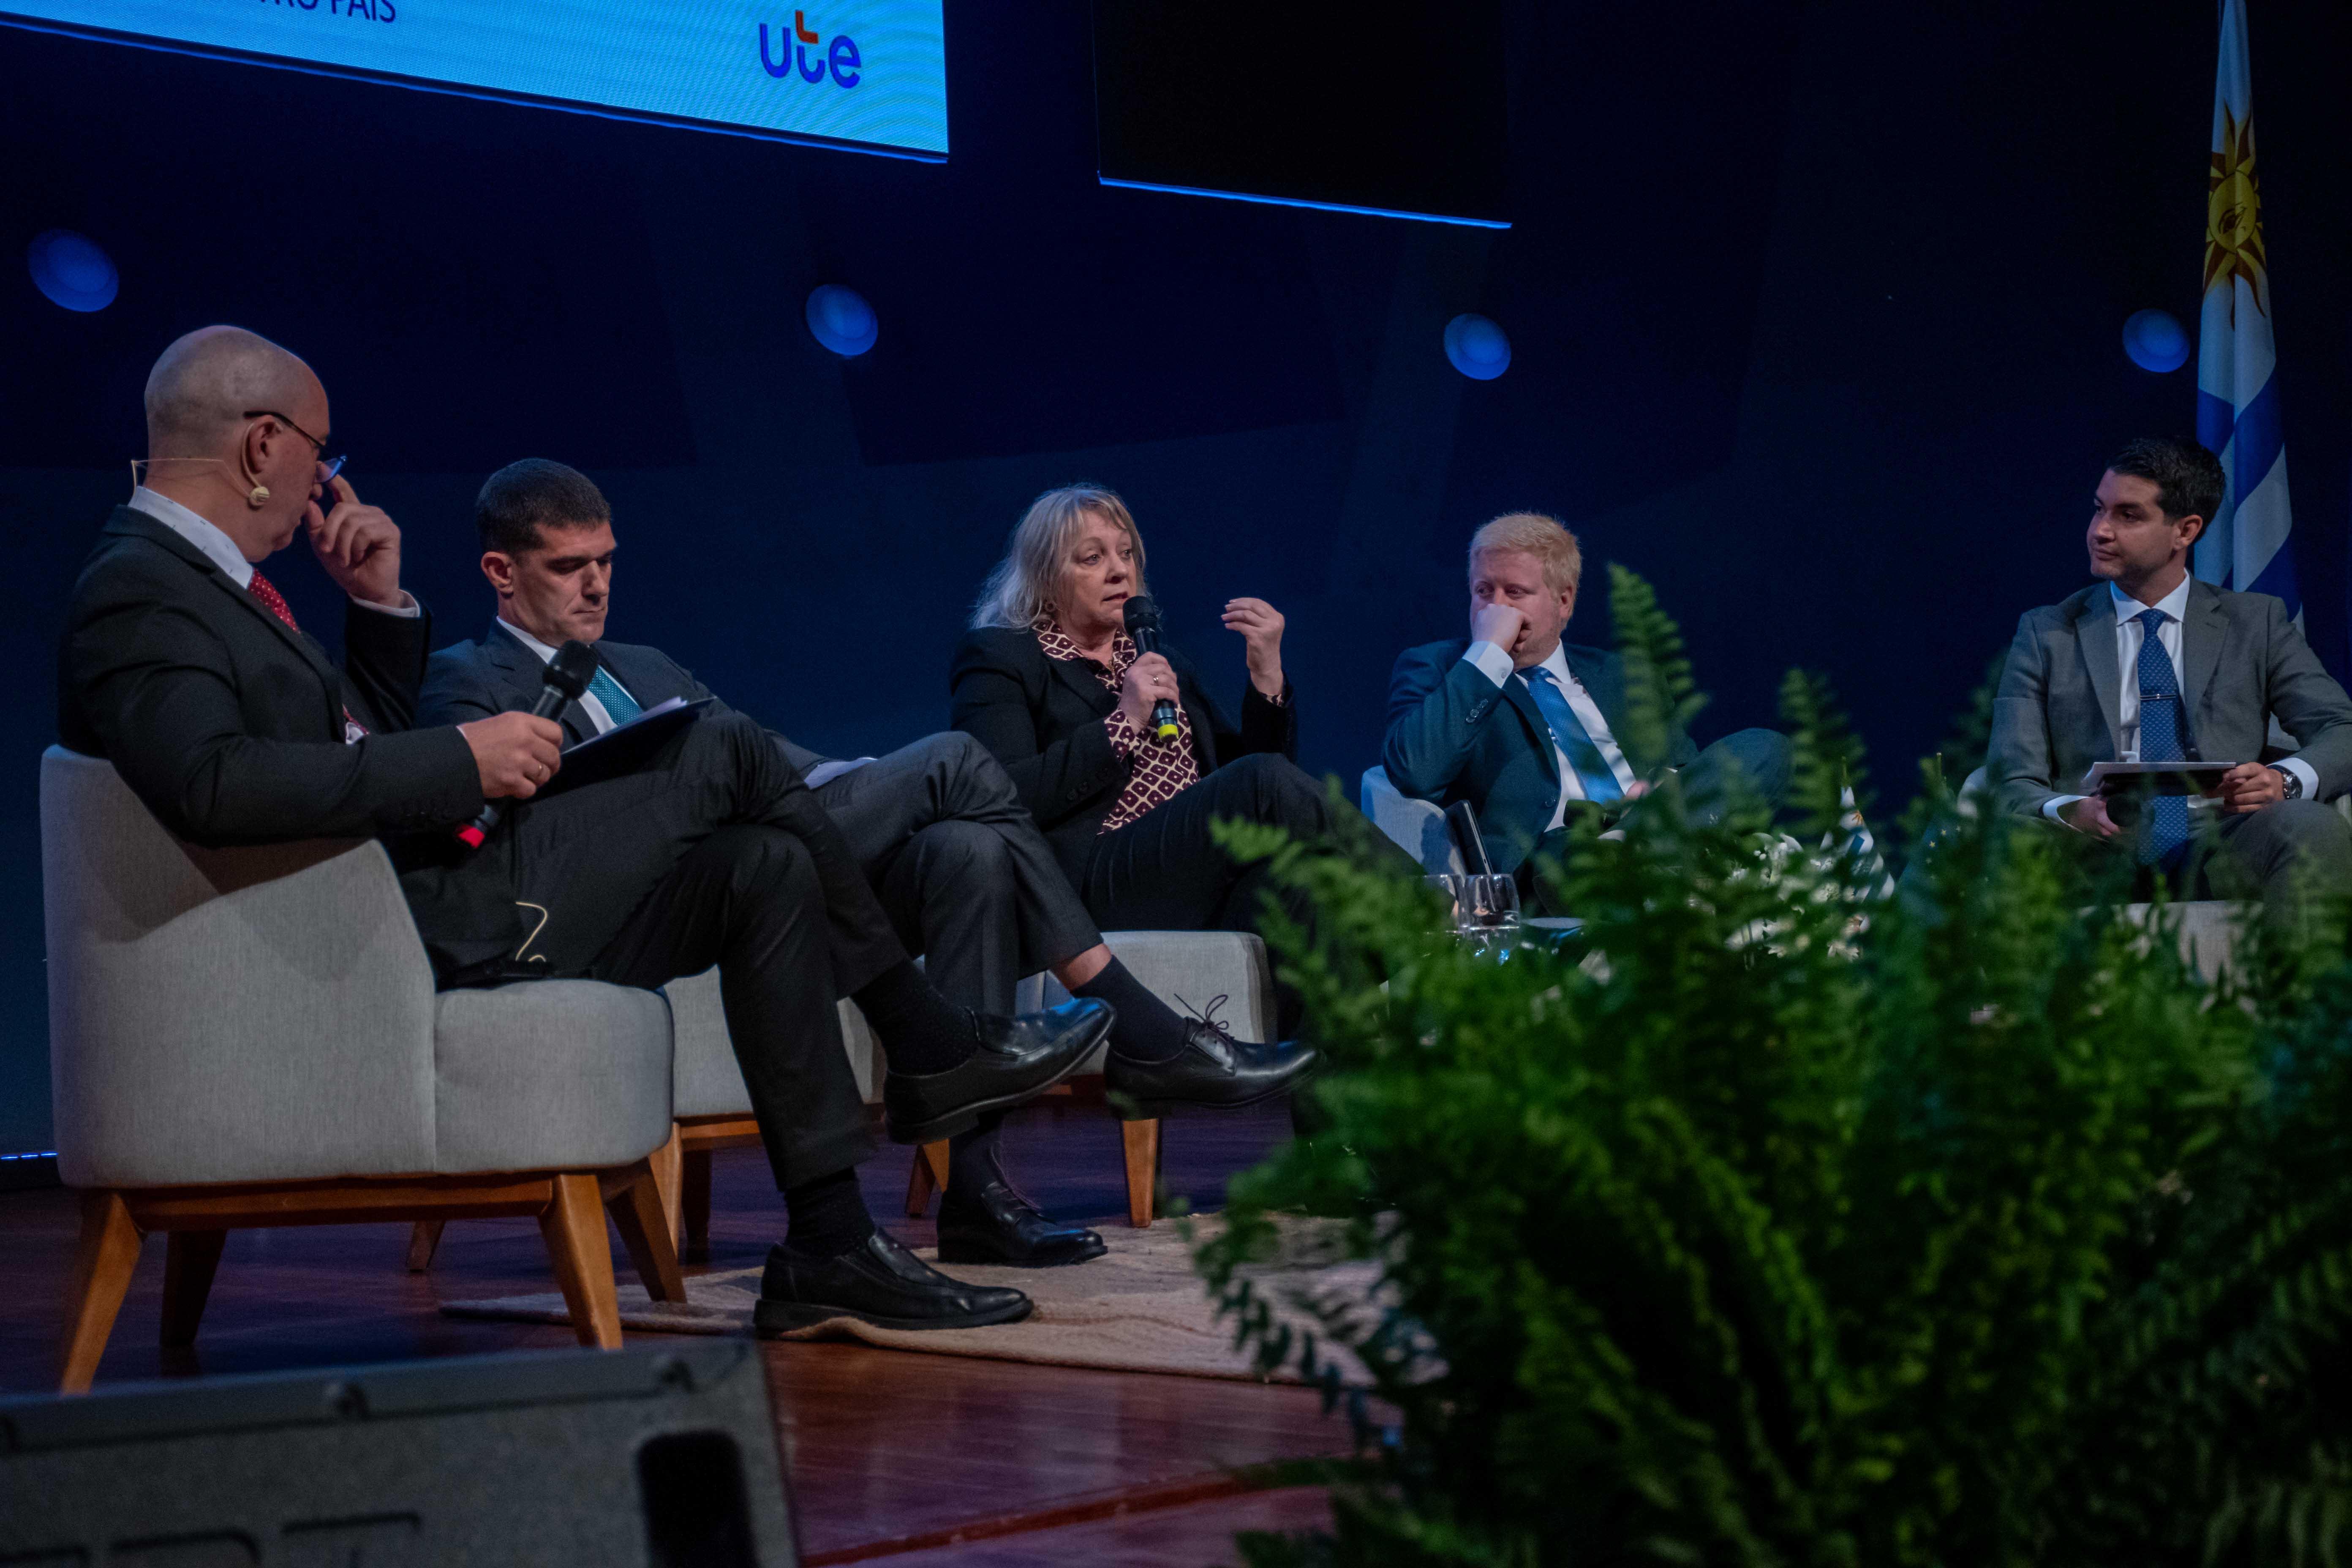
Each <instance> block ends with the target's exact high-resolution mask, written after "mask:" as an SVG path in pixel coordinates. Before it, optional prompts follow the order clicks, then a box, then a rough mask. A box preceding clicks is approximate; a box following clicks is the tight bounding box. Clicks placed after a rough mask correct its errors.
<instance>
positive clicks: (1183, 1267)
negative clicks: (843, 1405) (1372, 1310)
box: [441, 1218, 1376, 1386]
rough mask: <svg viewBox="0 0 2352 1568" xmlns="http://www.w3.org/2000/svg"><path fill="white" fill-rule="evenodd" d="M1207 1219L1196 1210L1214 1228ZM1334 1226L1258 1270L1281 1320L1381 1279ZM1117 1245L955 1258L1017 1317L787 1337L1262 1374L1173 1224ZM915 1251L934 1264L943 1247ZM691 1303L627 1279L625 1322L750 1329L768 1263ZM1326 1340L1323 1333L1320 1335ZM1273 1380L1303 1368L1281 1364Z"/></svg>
mask: <svg viewBox="0 0 2352 1568" xmlns="http://www.w3.org/2000/svg"><path fill="white" fill-rule="evenodd" d="M1216 1223H1217V1222H1216V1221H1215V1220H1214V1219H1213V1218H1202V1219H1195V1220H1194V1221H1193V1222H1192V1224H1193V1226H1196V1227H1200V1228H1203V1229H1205V1228H1207V1227H1213V1226H1215V1224H1216ZM1338 1238H1339V1232H1338V1227H1337V1226H1334V1225H1331V1224H1329V1223H1326V1222H1317V1221H1309V1220H1301V1221H1292V1222H1286V1224H1285V1226H1284V1228H1283V1247H1282V1257H1281V1258H1279V1259H1278V1260H1276V1262H1274V1263H1272V1264H1269V1265H1266V1266H1265V1267H1263V1268H1257V1269H1254V1270H1253V1271H1252V1272H1253V1275H1254V1277H1255V1279H1257V1280H1258V1283H1259V1289H1260V1292H1261V1296H1262V1298H1263V1299H1264V1300H1266V1301H1267V1302H1268V1303H1269V1304H1270V1305H1271V1306H1272V1307H1273V1308H1274V1310H1275V1314H1276V1320H1277V1321H1286V1322H1289V1323H1292V1324H1293V1325H1295V1326H1296V1327H1297V1328H1299V1329H1302V1330H1305V1329H1311V1328H1312V1327H1313V1326H1314V1325H1313V1321H1312V1320H1311V1319H1309V1318H1308V1317H1307V1316H1306V1315H1305V1314H1304V1313H1303V1312H1301V1311H1300V1310H1298V1305H1297V1303H1298V1302H1299V1301H1300V1300H1334V1301H1337V1302H1340V1303H1344V1304H1347V1305H1349V1306H1354V1307H1358V1308H1361V1306H1362V1305H1363V1304H1364V1302H1365V1301H1366V1300H1367V1298H1368V1296H1369V1294H1370V1291H1371V1289H1372V1287H1373V1284H1374V1282H1375V1279H1376V1273H1375V1268H1374V1266H1373V1265H1372V1264H1370V1263H1349V1262H1343V1261H1335V1259H1337V1258H1338V1257H1339V1253H1338ZM1103 1239H1104V1241H1105V1242H1106V1243H1107V1244H1108V1246H1109V1247H1110V1250H1109V1251H1108V1253H1106V1254H1104V1255H1103V1256H1102V1257H1100V1258H1096V1259H1094V1260H1093V1261H1092V1262H1090V1263H1081V1264H1078V1265H1076V1266H1075V1267H1073V1268H983V1267H981V1266H978V1265H969V1264H950V1265H949V1266H948V1271H949V1272H950V1273H951V1274H953V1275H954V1276H955V1277H956V1278H957V1279H964V1280H969V1281H971V1282H972V1283H974V1284H982V1285H1010V1286H1012V1287H1013V1288H1014V1289H1019V1290H1025V1291H1027V1292H1028V1294H1029V1297H1030V1299H1031V1300H1033V1301H1034V1302H1035V1303H1036V1310H1035V1311H1034V1312H1032V1313H1031V1314H1030V1315H1029V1316H1028V1317H1027V1318H1025V1319H1024V1320H1023V1321H1020V1322H1017V1323H1004V1324H1000V1325H998V1326H996V1327H993V1328H986V1329H939V1330H931V1331H926V1332H920V1333H910V1332H908V1331H905V1330H902V1329H878V1328H876V1327H874V1326H873V1325H872V1324H870V1323H862V1322H859V1321H856V1319H853V1318H838V1319H835V1320H834V1321H831V1322H826V1323H819V1324H816V1325H814V1327H811V1328H807V1329H803V1330H800V1331H796V1332H794V1333H793V1334H791V1335H789V1336H787V1337H788V1338H792V1339H796V1340H812V1339H849V1340H857V1341H862V1342H865V1343H866V1344H870V1345H882V1346H886V1347H887V1348H889V1349H892V1350H907V1351H922V1352H928V1353H929V1354H933V1355H968V1356H984V1357H988V1358H991V1359H993V1360H998V1361H1019V1362H1034V1363H1043V1364H1046V1365H1052V1366H1085V1367H1100V1368H1105V1369H1108V1370H1111V1371H1117V1372H1162V1373H1181V1374H1182V1375H1185V1376H1188V1377H1232V1378H1246V1379H1249V1380H1251V1381H1253V1382H1255V1381H1258V1380H1259V1377H1260V1374H1259V1373H1258V1372H1257V1370H1256V1368H1255V1367H1254V1366H1252V1365H1251V1364H1250V1361H1249V1358H1248V1357H1247V1356H1246V1355H1245V1354H1244V1353H1243V1352H1239V1351H1236V1350H1235V1349H1234V1335H1233V1327H1232V1325H1231V1323H1229V1322H1228V1323H1222V1324H1221V1323H1220V1322H1218V1321H1217V1318H1216V1308H1215V1305H1214V1303H1213V1302H1212V1301H1211V1300H1210V1299H1209V1294H1208V1287H1207V1286H1206V1285H1205V1284H1204V1283H1203V1282H1202V1279H1201V1277H1200V1276H1199V1275H1198V1274H1196V1273H1194V1272H1193V1270H1192V1252H1191V1249H1190V1248H1189V1247H1187V1246H1186V1245H1185V1243H1184V1240H1183V1238H1182V1237H1181V1235H1180V1234H1179V1233H1178V1229H1177V1226H1176V1225H1175V1224H1174V1223H1173V1222H1171V1221H1168V1220H1162V1221H1160V1223H1159V1224H1158V1225H1155V1226H1151V1227H1150V1229H1148V1230H1129V1229H1127V1228H1125V1227H1123V1226H1121V1227H1117V1228H1109V1227H1107V1228H1106V1229H1105V1230H1104V1232H1103ZM916 1256H918V1257H919V1258H922V1259H923V1260H924V1261H925V1262H927V1263H937V1262H938V1261H939V1258H938V1256H937V1254H936V1253H935V1252H933V1251H931V1250H929V1249H928V1248H927V1249H925V1250H924V1251H922V1252H919V1253H918V1254H917V1255H916ZM686 1293H687V1300H685V1301H684V1302H683V1303H672V1302H667V1301H655V1300H650V1299H649V1298H647V1296H646V1289H645V1287H644V1286H643V1285H640V1284H637V1283H635V1282H634V1281H630V1282H627V1283H624V1284H623V1285H622V1286H621V1287H620V1297H621V1326H622V1327H623V1328H624V1329H625V1330H628V1331H634V1332H639V1333H667V1334H747V1333H749V1332H751V1308H752V1304H753V1303H754V1302H755V1301H757V1300H759V1295H760V1270H759V1269H757V1268H735V1269H729V1270H727V1271H725V1272H723V1273H717V1274H701V1275H695V1276H692V1277H689V1278H688V1280H687V1282H686ZM441 1310H442V1311H444V1312H446V1313H447V1314H449V1315H450V1316H452V1317H459V1318H507V1319H520V1320H523V1321H529V1322H540V1323H569V1322H570V1321H572V1318H571V1314H570V1313H569V1312H568V1311H566V1310H565V1309H564V1305H563V1298H562V1296H561V1295H560V1294H558V1293H557V1292H555V1291H552V1290H550V1291H546V1292H543V1293H541V1294H539V1295H532V1296H501V1297H499V1298H497V1299H495V1300H483V1301H444V1302H443V1303H442V1304H441ZM1317 1339H1318V1344H1319V1343H1321V1342H1322V1339H1321V1335H1320V1334H1319V1333H1318V1335H1317ZM1326 1353H1327V1355H1328V1356H1329V1357H1330V1358H1331V1359H1334V1360H1336V1361H1337V1362H1338V1363H1339V1367H1340V1371H1341V1375H1342V1376H1343V1377H1344V1378H1345V1379H1346V1380H1347V1381H1348V1382H1349V1383H1350V1384H1359V1385H1363V1386H1369V1385H1370V1378H1369V1377H1368V1376H1367V1375H1366V1373H1365V1372H1364V1370H1363V1367H1362V1366H1361V1364H1360V1363H1358V1362H1357V1361H1356V1360H1355V1359H1354V1358H1353V1357H1352V1356H1349V1354H1348V1353H1347V1352H1345V1351H1343V1350H1340V1349H1339V1347H1337V1346H1332V1347H1330V1348H1329V1350H1328V1352H1326ZM1274 1381H1276V1382H1288V1383H1295V1382H1297V1381H1300V1380H1299V1378H1298V1375H1297V1372H1296V1371H1295V1370H1292V1369H1289V1368H1286V1369H1284V1370H1283V1371H1282V1372H1281V1373H1276V1376H1275V1379H1274Z"/></svg>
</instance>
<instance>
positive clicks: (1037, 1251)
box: [940, 1182, 1108, 1268]
mask: <svg viewBox="0 0 2352 1568" xmlns="http://www.w3.org/2000/svg"><path fill="white" fill-rule="evenodd" d="M1106 1251H1108V1248H1107V1247H1104V1245H1103V1238H1102V1237H1099V1236H1097V1235H1096V1234H1095V1233H1094V1232H1093V1231H1091V1230H1086V1229H1083V1228H1081V1227H1079V1226H1074V1225H1057V1224H1055V1222H1054V1221H1053V1220H1051V1219H1048V1218H1047V1217H1045V1215H1044V1214H1043V1213H1041V1212H1040V1211H1039V1210H1038V1207H1037V1205H1034V1204H1033V1203H1031V1202H1030V1201H1029V1200H1028V1199H1027V1198H1025V1197H1023V1196H1022V1195H1021V1194H1020V1193H1019V1192H1017V1191H1015V1190H1014V1189H1013V1186H1012V1185H1011V1184H1008V1183H1005V1182H990V1183H987V1184H984V1185H982V1187H981V1189H980V1191H979V1192H978V1193H977V1194H971V1195H969V1196H968V1195H966V1194H965V1193H964V1190H963V1188H961V1186H954V1187H950V1188H949V1189H948V1195H947V1196H946V1197H944V1198H941V1199H940V1262H942V1263H995V1264H1002V1265H1004V1266H1007V1267H1010V1268H1060V1267H1062V1266H1063V1265H1065V1264H1070V1263H1084V1262H1086V1261H1087V1259H1088V1258H1100V1257H1101V1256H1102V1255H1103V1254H1104V1253H1105V1252H1106Z"/></svg>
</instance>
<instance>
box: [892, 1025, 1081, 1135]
mask: <svg viewBox="0 0 2352 1568" xmlns="http://www.w3.org/2000/svg"><path fill="white" fill-rule="evenodd" d="M1112 1019H1113V1015H1112V1013H1111V1009H1110V1004H1109V1003H1108V1002H1097V1001H1095V1000H1094V999H1092V998H1091V997H1081V998H1078V999H1076V1000H1074V1001H1069V1002H1065V1003H1063V1004H1062V1005H1060V1006H1058V1007H1048V1008H1046V1009H1045V1011H1044V1012H1042V1013H1024V1014H1022V1015H1021V1016H1019V1017H1017V1018H1006V1017H1001V1016H998V1015H996V1014H993V1013H981V1014H976V1015H975V1016H973V1018H972V1028H973V1032H974V1033H975V1034H977V1035H978V1036H979V1037H980V1048H979V1049H978V1050H976V1051H974V1052H972V1053H971V1056H969V1057H967V1058H964V1060H963V1061H962V1062H961V1064H959V1065H957V1066H955V1067H951V1068H949V1069H948V1070H947V1071H945V1072H932V1073H925V1074H923V1075H922V1076H921V1077H919V1078H918V1077H916V1076H914V1075H913V1074H911V1073H902V1072H894V1073H892V1074H891V1075H890V1076H889V1077H888V1078H887V1079H885V1080H884V1081H883V1085H882V1105H883V1108H884V1110H887V1112H888V1113H889V1119H890V1137H891V1139H892V1140H893V1141H894V1142H899V1143H929V1142H931V1141H932V1140H934V1139H937V1138H952V1137H954V1136H955V1135H956V1134H957V1133H959V1132H962V1131H969V1130H970V1129H971V1125H972V1124H973V1123H974V1122H976V1121H979V1120H980V1116H981V1112H982V1111H984V1110H999V1109H1001V1108H1002V1107H1004V1106H1007V1105H1018V1104H1020V1103H1021V1102H1022V1101H1023V1100H1027V1099H1028V1098H1030V1096H1032V1095H1035V1094H1042V1093H1044V1092H1045V1090H1046V1089H1051V1088H1053V1087H1054V1086H1055V1084H1057V1083H1059V1082H1061V1081H1062V1080H1063V1079H1066V1078H1067V1077H1069V1076H1070V1075H1071V1074H1072V1073H1074V1072H1076V1071H1077V1070H1078V1068H1080V1067H1081V1066H1083V1065H1084V1064H1085V1062H1086V1059H1087V1055H1088V1054H1089V1053H1090V1052H1092V1051H1093V1050H1094V1048H1095V1047H1097V1046H1098V1045H1100V1044H1102V1039H1103V1037H1104V1036H1105V1035H1108V1034H1109V1033H1110V1026H1111V1022H1112ZM883 1050H884V1053H885V1054H886V1055H887V1053H888V1050H889V1047H887V1045H886V1046H885V1047H883Z"/></svg>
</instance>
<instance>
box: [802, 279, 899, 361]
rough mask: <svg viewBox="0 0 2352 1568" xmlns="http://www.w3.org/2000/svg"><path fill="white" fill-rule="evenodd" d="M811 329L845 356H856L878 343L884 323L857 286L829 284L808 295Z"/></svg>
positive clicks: (828, 345)
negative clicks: (844, 286)
mask: <svg viewBox="0 0 2352 1568" xmlns="http://www.w3.org/2000/svg"><path fill="white" fill-rule="evenodd" d="M808 327H809V332H810V334H811V335H812V336H814V338H815V339H816V341H817V342H821V343H823V344H824V346H825V347H827V348H829V349H831V350H832V351H833V352H834V353H837V354H839V355H840V356H841V357H842V358H844V359H854V358H856V356H857V355H859V354H862V353H865V352H866V350H867V349H870V348H872V347H873V346H874V340H875V338H876V336H877V335H878V334H879V333H880V332H881V331H882V324H881V323H880V322H879V321H876V320H875V319H874V307H873V306H871V305H869V304H867V303H866V296H865V295H863V294H860V293H859V292H858V291H857V290H856V289H845V288H843V287H842V286H841V285H840V284H838V283H827V284H824V286H822V287H821V288H818V289H813V290H811V291H810V293H809V297H808Z"/></svg>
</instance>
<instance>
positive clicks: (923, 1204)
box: [907, 1138, 948, 1219]
mask: <svg viewBox="0 0 2352 1568" xmlns="http://www.w3.org/2000/svg"><path fill="white" fill-rule="evenodd" d="M947 1190H948V1141H947V1140H946V1139H944V1138H941V1139H938V1140H936V1141H934V1142H929V1143H926V1144H923V1145H922V1146H921V1147H920V1148H919V1149H917V1150H916V1151H915V1163H914V1167H913V1168H912V1169H911V1170H909V1171H908V1173H907V1217H908V1219H920V1218H922V1217H923V1216H924V1215H927V1214H929V1213H930V1212H931V1194H933V1193H943V1192H946V1191H947Z"/></svg>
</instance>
